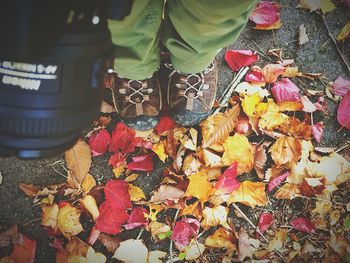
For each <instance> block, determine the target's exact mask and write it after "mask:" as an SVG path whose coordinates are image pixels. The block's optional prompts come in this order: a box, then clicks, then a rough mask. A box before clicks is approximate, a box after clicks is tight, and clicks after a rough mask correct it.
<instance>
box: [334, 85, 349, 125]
mask: <svg viewBox="0 0 350 263" xmlns="http://www.w3.org/2000/svg"><path fill="white" fill-rule="evenodd" d="M337 119H338V122H339V123H340V125H341V126H342V127H345V128H347V129H350V91H349V92H348V93H346V95H345V96H344V97H343V98H342V100H341V101H340V103H339V106H338V113H337Z"/></svg>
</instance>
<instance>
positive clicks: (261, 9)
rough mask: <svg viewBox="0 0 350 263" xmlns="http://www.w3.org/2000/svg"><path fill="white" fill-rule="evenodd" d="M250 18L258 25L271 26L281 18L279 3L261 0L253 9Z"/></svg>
mask: <svg viewBox="0 0 350 263" xmlns="http://www.w3.org/2000/svg"><path fill="white" fill-rule="evenodd" d="M249 20H251V21H253V22H254V23H255V24H256V25H260V26H271V25H273V24H275V23H276V22H278V20H279V5H278V4H275V3H271V2H270V1H261V2H260V3H258V4H257V6H256V7H255V9H254V10H253V12H252V14H251V16H250V17H249Z"/></svg>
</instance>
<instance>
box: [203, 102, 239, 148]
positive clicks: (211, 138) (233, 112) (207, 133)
mask: <svg viewBox="0 0 350 263" xmlns="http://www.w3.org/2000/svg"><path fill="white" fill-rule="evenodd" d="M239 112H240V107H239V105H238V104H237V105H235V106H233V107H232V108H231V109H229V110H228V111H226V112H224V113H221V112H219V113H217V114H215V115H212V116H210V117H209V118H208V119H206V120H205V121H204V122H202V123H201V127H202V135H203V148H207V147H210V146H211V145H213V144H217V143H223V142H224V140H225V139H226V138H227V137H228V136H229V135H230V132H232V131H233V130H234V128H235V126H236V124H237V120H238V116H239Z"/></svg>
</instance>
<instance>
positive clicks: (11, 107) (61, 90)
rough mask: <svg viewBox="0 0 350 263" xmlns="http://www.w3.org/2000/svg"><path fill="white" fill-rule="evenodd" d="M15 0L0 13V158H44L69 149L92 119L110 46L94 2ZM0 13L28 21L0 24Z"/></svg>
mask: <svg viewBox="0 0 350 263" xmlns="http://www.w3.org/2000/svg"><path fill="white" fill-rule="evenodd" d="M19 2H20V3H22V4H23V3H24V2H25V1H18V2H17V5H16V4H11V3H10V2H9V4H8V5H6V6H5V7H6V8H7V10H5V11H4V9H3V11H1V12H0V13H1V14H0V17H1V15H3V16H2V20H3V21H0V23H1V29H0V34H2V35H3V36H4V35H5V36H7V37H5V39H6V40H5V41H4V42H5V43H4V42H3V43H2V44H0V154H3V155H8V154H15V155H17V156H18V157H21V158H40V157H48V156H52V155H56V154H59V153H61V152H63V151H64V150H66V149H68V148H70V147H71V146H72V145H73V144H74V143H75V141H76V140H77V138H78V137H79V136H80V133H81V130H82V128H84V127H86V126H88V125H89V124H90V123H91V121H92V120H93V119H94V118H96V117H97V116H98V114H99V109H100V104H101V100H102V96H103V88H102V85H103V77H104V73H105V72H106V64H107V61H108V59H109V57H110V56H111V54H112V51H113V45H112V42H111V39H110V33H109V31H108V28H107V24H106V21H105V20H106V19H105V18H104V17H103V15H101V13H100V12H101V10H100V9H98V5H99V4H100V3H101V2H100V3H98V2H99V1H86V2H84V1H77V2H81V3H83V2H84V3H85V5H83V8H82V7H81V6H80V5H77V2H75V1H71V2H74V3H75V6H72V5H69V4H67V3H69V2H66V1H62V2H60V1H53V2H52V3H51V1H47V2H50V3H45V2H44V1H27V2H26V4H25V5H24V6H22V5H18V4H19ZM28 2H29V3H32V6H31V8H29V9H27V7H28V6H27V5H28ZM38 2H42V5H41V6H40V7H38V6H37V5H38ZM59 2H60V3H59ZM54 3H56V5H55V4H54ZM62 3H66V4H67V5H62ZM86 3H89V4H88V5H86ZM6 8H5V9H6ZM48 10H49V11H48ZM50 11H51V14H52V15H51V16H50V15H47V12H49V13H50ZM15 12H16V14H15ZM27 12H30V14H27V16H23V13H27ZM11 13H12V14H13V16H15V18H13V16H12V15H11ZM18 13H19V14H20V15H21V17H19V15H18ZM40 14H43V15H42V16H40ZM44 14H45V15H44ZM4 16H6V17H7V19H13V20H15V21H17V20H19V19H22V20H23V19H24V18H26V17H27V20H28V21H22V22H21V23H8V24H7V25H4V23H2V22H4V21H5V19H4ZM16 16H17V17H16ZM23 17H24V18H23ZM52 17H53V18H54V19H53V18H52ZM45 22H47V23H53V24H52V27H51V26H48V25H45ZM25 23H26V24H25ZM23 27H24V29H23ZM20 28H21V29H22V31H20V30H19V29H20ZM50 29H53V30H54V32H51V31H50ZM13 30H19V31H16V32H17V33H16V34H14V33H13ZM45 30H47V34H45V33H44V32H45ZM38 38H39V40H40V39H42V40H43V41H42V42H40V41H38ZM21 40H22V41H23V42H22V43H21V44H18V42H17V41H21ZM11 43H13V45H12V46H11ZM40 43H41V44H40ZM1 45H2V46H1ZM38 45H40V46H38ZM6 50H7V52H5V51H6Z"/></svg>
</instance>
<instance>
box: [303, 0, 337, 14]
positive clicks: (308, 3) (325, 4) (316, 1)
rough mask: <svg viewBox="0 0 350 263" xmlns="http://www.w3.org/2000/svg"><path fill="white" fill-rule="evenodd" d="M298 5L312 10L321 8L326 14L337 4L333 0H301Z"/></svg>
mask: <svg viewBox="0 0 350 263" xmlns="http://www.w3.org/2000/svg"><path fill="white" fill-rule="evenodd" d="M298 7H301V8H303V9H308V10H310V11H311V12H313V11H316V10H317V9H321V10H322V12H323V13H324V14H326V13H328V12H330V11H332V10H333V9H334V8H335V5H334V4H333V3H332V2H331V0H300V2H299V5H298Z"/></svg>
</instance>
